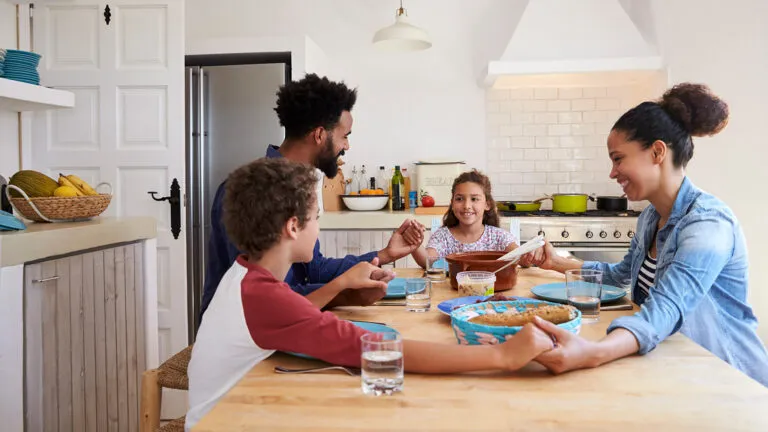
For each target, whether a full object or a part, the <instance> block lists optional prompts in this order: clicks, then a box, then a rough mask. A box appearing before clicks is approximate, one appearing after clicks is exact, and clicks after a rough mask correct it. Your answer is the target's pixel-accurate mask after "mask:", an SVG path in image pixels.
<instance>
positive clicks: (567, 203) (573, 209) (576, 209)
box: [552, 193, 595, 213]
mask: <svg viewBox="0 0 768 432" xmlns="http://www.w3.org/2000/svg"><path fill="white" fill-rule="evenodd" d="M590 199H591V200H593V201H594V200H595V198H594V197H592V196H589V195H587V194H575V193H574V194H554V195H552V210H553V211H555V212H557V213H584V212H586V211H587V200H590Z"/></svg>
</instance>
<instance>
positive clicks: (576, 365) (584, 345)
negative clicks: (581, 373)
mask: <svg viewBox="0 0 768 432" xmlns="http://www.w3.org/2000/svg"><path fill="white" fill-rule="evenodd" d="M534 324H536V326H537V327H538V328H539V329H541V330H542V331H544V332H545V333H548V334H549V335H550V336H551V337H552V338H554V339H555V341H556V346H555V348H554V349H553V350H550V351H546V352H544V353H542V354H541V355H539V356H538V357H536V359H535V360H536V361H537V362H539V363H541V364H542V365H543V366H544V367H546V368H547V369H549V370H550V371H551V372H552V373H555V374H560V373H563V372H568V371H571V370H576V369H586V368H593V367H597V366H599V365H600V363H599V361H598V360H597V359H598V355H597V354H598V345H597V343H595V342H592V341H588V340H586V339H584V338H582V337H580V336H579V335H575V334H573V333H571V332H569V331H568V330H565V329H562V328H560V327H558V326H556V325H555V324H552V323H551V322H549V321H546V320H543V319H541V318H539V317H536V318H535V321H534Z"/></svg>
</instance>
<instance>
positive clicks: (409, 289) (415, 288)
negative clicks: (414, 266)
mask: <svg viewBox="0 0 768 432" xmlns="http://www.w3.org/2000/svg"><path fill="white" fill-rule="evenodd" d="M431 304H432V281H431V280H429V279H426V278H409V279H406V280H405V310H407V311H409V312H427V311H428V310H429V307H430V306H431Z"/></svg>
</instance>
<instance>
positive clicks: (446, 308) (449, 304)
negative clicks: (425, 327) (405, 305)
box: [437, 296, 518, 316]
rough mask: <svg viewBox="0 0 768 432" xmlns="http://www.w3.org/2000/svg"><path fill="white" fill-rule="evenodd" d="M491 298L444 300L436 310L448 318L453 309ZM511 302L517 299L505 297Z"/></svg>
mask: <svg viewBox="0 0 768 432" xmlns="http://www.w3.org/2000/svg"><path fill="white" fill-rule="evenodd" d="M489 297H492V296H467V297H457V298H454V299H450V300H445V301H443V302H440V304H438V305H437V310H439V311H440V312H442V313H444V314H446V315H448V316H450V315H451V312H453V311H454V310H455V309H458V308H459V307H460V306H464V305H468V304H473V303H476V302H477V301H478V300H485V299H487V298H489ZM507 297H508V298H509V299H511V300H517V299H518V297H515V296H507Z"/></svg>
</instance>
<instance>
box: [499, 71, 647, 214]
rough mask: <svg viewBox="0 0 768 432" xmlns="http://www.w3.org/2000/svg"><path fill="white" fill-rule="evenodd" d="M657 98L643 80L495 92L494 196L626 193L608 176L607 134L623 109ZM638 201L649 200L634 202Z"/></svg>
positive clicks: (526, 196) (514, 197)
mask: <svg viewBox="0 0 768 432" xmlns="http://www.w3.org/2000/svg"><path fill="white" fill-rule="evenodd" d="M655 96H657V95H655V94H654V93H653V92H652V90H651V87H650V86H641V85H636V86H623V87H608V88H605V87H587V88H579V87H563V88H549V87H547V88H518V89H511V90H502V89H490V90H488V92H487V95H486V122H487V124H486V125H487V151H488V174H489V176H490V177H491V181H492V183H493V189H494V197H495V198H496V199H497V200H499V199H502V200H503V199H509V200H512V199H515V200H530V199H535V198H540V197H542V196H544V194H552V193H573V192H576V193H589V194H592V193H594V194H599V195H621V194H622V193H623V192H622V191H621V188H620V187H619V185H618V184H617V183H616V181H614V180H611V179H610V178H609V177H608V174H609V172H610V169H611V163H610V160H609V158H608V151H607V149H606V137H607V136H608V132H610V130H611V127H612V126H613V124H614V122H615V121H616V120H617V119H618V118H619V116H621V114H623V113H624V112H625V111H626V110H627V109H629V108H631V107H633V106H635V105H637V104H638V103H640V102H642V101H643V100H649V99H653V98H654V97H655ZM593 205H594V204H593ZM545 206H546V204H545ZM638 206H640V207H642V206H643V205H642V204H641V203H636V204H635V205H632V207H633V208H634V207H638Z"/></svg>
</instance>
